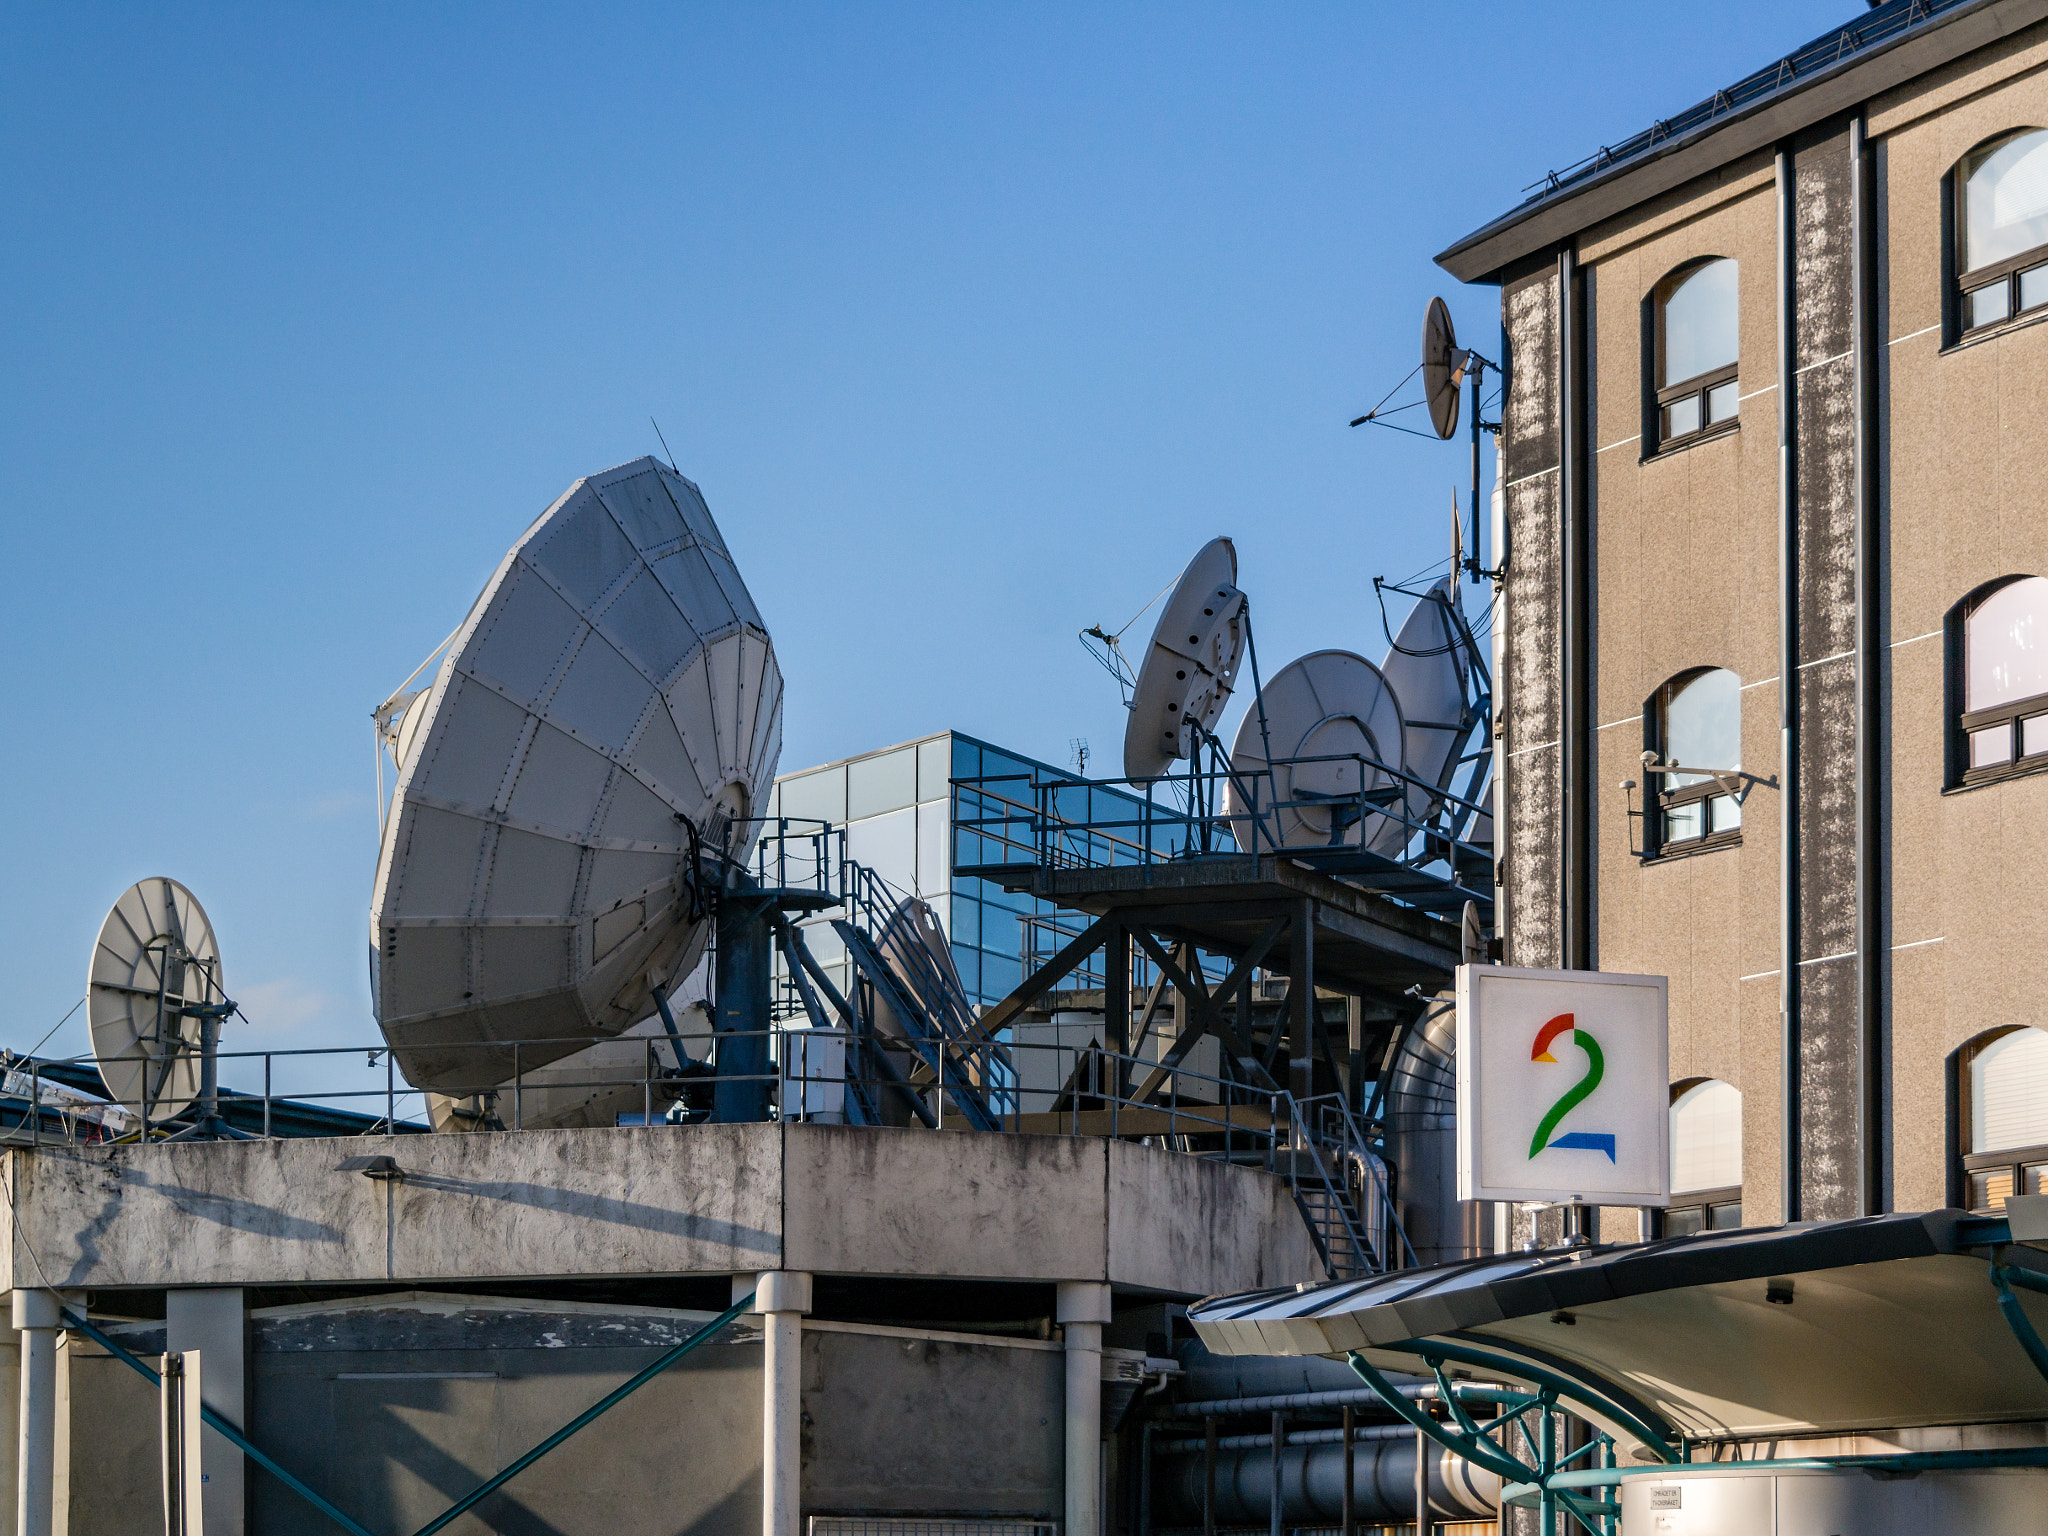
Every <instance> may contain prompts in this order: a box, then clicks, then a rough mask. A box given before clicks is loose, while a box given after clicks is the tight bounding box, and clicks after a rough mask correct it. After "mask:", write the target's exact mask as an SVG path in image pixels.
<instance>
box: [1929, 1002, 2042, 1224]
mask: <svg viewBox="0 0 2048 1536" xmlns="http://www.w3.org/2000/svg"><path fill="white" fill-rule="evenodd" d="M2033 1027H2034V1026H2033V1025H2030V1024H2008V1025H2003V1026H1999V1027H1995V1028H1992V1029H1987V1030H1985V1031H1984V1032H1983V1033H1982V1034H1979V1035H1975V1036H1972V1037H1971V1038H1970V1039H1968V1040H1965V1041H1964V1042H1963V1043H1962V1044H1961V1045H1959V1046H1958V1047H1956V1050H1955V1052H1954V1054H1953V1055H1951V1056H1950V1057H1949V1080H1948V1084H1949V1092H1948V1101H1949V1102H1948V1113H1949V1144H1950V1146H1951V1147H1952V1148H1953V1149H1954V1153H1955V1161H1954V1163H1953V1164H1952V1165H1951V1167H1952V1169H1953V1172H1952V1174H1951V1187H1950V1192H1949V1203H1950V1204H1951V1205H1953V1206H1956V1207H1958V1208H1960V1209H1963V1210H1968V1211H1971V1212H1974V1213H1976V1214H1978V1215H1988V1216H1997V1215H1999V1214H2001V1210H2000V1208H1999V1207H1998V1206H1979V1205H1973V1204H1972V1203H1971V1194H1972V1190H1971V1185H1972V1184H1973V1183H1974V1182H1975V1181H1976V1179H1977V1177H1978V1176H1979V1175H1981V1174H1986V1173H1998V1172H2001V1171H2003V1172H2006V1173H2008V1174H2009V1175H2010V1176H2011V1179H2012V1186H2011V1190H2010V1193H2011V1194H2015V1195H2019V1194H2025V1193H2026V1182H2025V1181H2026V1171H2027V1169H2028V1168H2031V1167H2034V1166H2036V1165H2040V1164H2048V1142H2036V1143H2033V1144H2032V1145H2029V1146H2024V1147H2000V1148H1998V1149H1997V1150H1996V1151H1992V1152H1972V1151H1971V1150H1970V1119H1971V1116H1972V1114H1973V1112H1974V1111H1973V1107H1972V1105H1971V1103H1970V1068H1971V1067H1972V1065H1974V1064H1975V1062H1976V1059H1977V1056H1978V1054H1979V1053H1980V1052H1982V1051H1983V1050H1984V1049H1985V1048H1986V1047H1988V1046H1991V1045H1995V1044H1997V1043H1998V1042H1999V1041H2000V1040H2003V1039H2004V1038H2005V1037H2006V1036H2007V1035H2010V1034H2014V1033H2016V1032H2017V1031H2019V1030H2022V1029H2031V1028H2033Z"/></svg>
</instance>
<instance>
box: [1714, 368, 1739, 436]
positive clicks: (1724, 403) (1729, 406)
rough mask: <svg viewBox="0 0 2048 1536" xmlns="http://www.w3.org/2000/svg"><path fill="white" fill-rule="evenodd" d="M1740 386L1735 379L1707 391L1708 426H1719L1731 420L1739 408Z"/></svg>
mask: <svg viewBox="0 0 2048 1536" xmlns="http://www.w3.org/2000/svg"><path fill="white" fill-rule="evenodd" d="M1739 390H1740V386H1739V385H1738V384H1737V382H1736V381H1735V380H1734V379H1730V380H1729V381H1728V382H1727V383H1726V384H1716V385H1715V386H1714V387H1713V388H1712V389H1710V390H1708V391H1707V424H1708V425H1709V426H1714V425H1717V424H1718V423H1720V422H1724V421H1727V420H1729V419H1731V418H1732V417H1733V416H1734V415H1735V412H1736V410H1737V409H1738V407H1739V403H1740V401H1741V398H1742V397H1741V394H1740V392H1739Z"/></svg>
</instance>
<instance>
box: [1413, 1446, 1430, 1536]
mask: <svg viewBox="0 0 2048 1536" xmlns="http://www.w3.org/2000/svg"><path fill="white" fill-rule="evenodd" d="M1415 1536H1429V1439H1428V1437H1427V1436H1425V1435H1424V1434H1423V1433H1422V1431H1421V1430H1419V1429H1418V1430H1416V1431H1415Z"/></svg>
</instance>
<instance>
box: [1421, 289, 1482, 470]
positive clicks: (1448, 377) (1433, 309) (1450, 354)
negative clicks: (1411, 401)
mask: <svg viewBox="0 0 2048 1536" xmlns="http://www.w3.org/2000/svg"><path fill="white" fill-rule="evenodd" d="M1469 357H1470V354H1468V353H1466V352H1464V351H1462V350H1461V349H1460V348H1459V346H1458V333H1457V332H1456V331H1454V330H1453V329H1452V328H1451V312H1450V309H1449V308H1448V307H1447V306H1446V305H1445V304H1444V301H1443V300H1442V299H1431V300H1430V301H1429V308H1428V309H1427V310H1425V311H1424V312H1423V316H1422V393H1423V396H1424V398H1426V399H1427V400H1428V402H1429V422H1430V425H1431V426H1433V427H1435V428H1436V435H1437V436H1438V437H1443V438H1448V437H1450V436H1451V435H1452V434H1453V433H1455V432H1456V431H1457V430H1458V390H1459V387H1460V386H1461V385H1462V384H1464V382H1465V366H1466V363H1467V362H1468V360H1469Z"/></svg>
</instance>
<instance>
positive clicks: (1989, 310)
mask: <svg viewBox="0 0 2048 1536" xmlns="http://www.w3.org/2000/svg"><path fill="white" fill-rule="evenodd" d="M1963 302H1964V303H1965V304H1966V305H1967V306H1968V307H1969V311H1970V326H1971V328H1972V329H1975V328H1976V327H1977V326H1980V325H1989V324H1991V322H1992V321H1994V320H2003V319H2004V318H2005V317H2006V316H2007V315H2009V314H2011V313H2012V286H2011V284H2009V283H1993V284H1991V286H1990V287H1988V288H1979V289H1977V290H1975V291H1974V292H1972V293H1967V294H1965V295H1964V296H1963Z"/></svg>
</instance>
